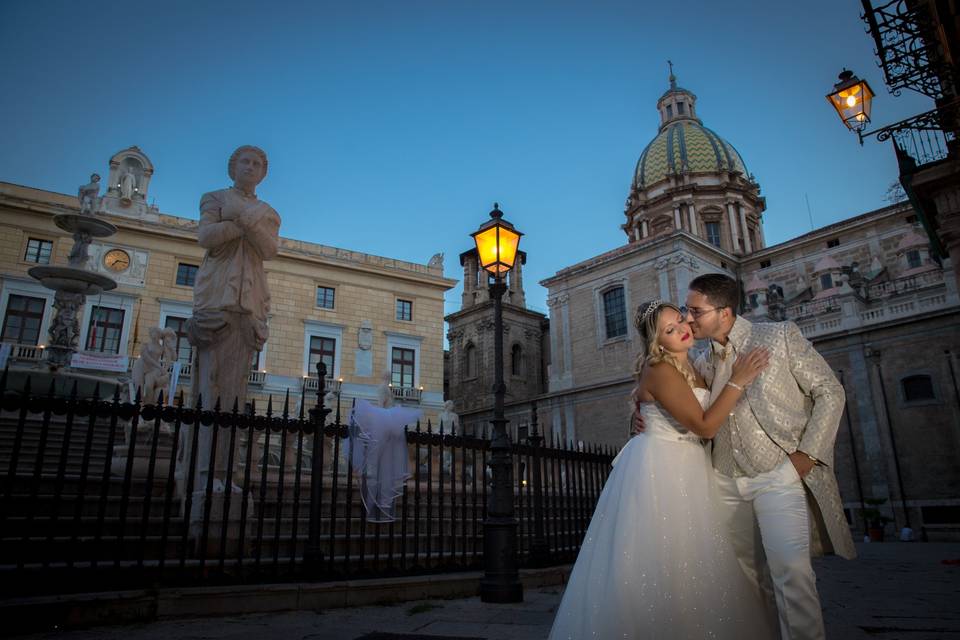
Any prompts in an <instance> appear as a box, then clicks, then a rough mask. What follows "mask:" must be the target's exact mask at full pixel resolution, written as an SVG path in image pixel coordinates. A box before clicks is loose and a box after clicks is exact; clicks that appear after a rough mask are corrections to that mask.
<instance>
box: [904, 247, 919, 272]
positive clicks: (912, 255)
mask: <svg viewBox="0 0 960 640" xmlns="http://www.w3.org/2000/svg"><path fill="white" fill-rule="evenodd" d="M920 264H921V263H920V251H919V250H918V249H911V250H910V251H907V266H909V267H910V268H911V269H916V268H917V267H919V266H920Z"/></svg>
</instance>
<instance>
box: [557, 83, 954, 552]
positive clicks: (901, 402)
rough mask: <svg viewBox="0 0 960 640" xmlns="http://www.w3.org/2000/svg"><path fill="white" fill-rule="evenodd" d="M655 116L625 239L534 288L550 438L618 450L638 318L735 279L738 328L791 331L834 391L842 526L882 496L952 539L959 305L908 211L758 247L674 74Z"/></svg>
mask: <svg viewBox="0 0 960 640" xmlns="http://www.w3.org/2000/svg"><path fill="white" fill-rule="evenodd" d="M657 111H658V113H659V117H660V125H659V130H658V132H657V134H656V136H655V137H654V139H653V140H652V141H651V142H650V144H648V145H647V146H646V148H645V149H644V150H643V151H642V152H641V154H640V159H639V161H638V163H637V165H636V169H635V171H634V175H633V179H632V182H631V185H630V189H629V197H628V198H627V203H626V210H625V218H626V220H625V221H624V222H623V224H622V225H621V228H622V229H623V231H624V232H625V234H626V236H627V237H626V240H627V241H626V243H625V244H623V245H621V246H619V247H616V248H614V249H612V250H610V251H607V252H605V253H603V254H600V255H598V256H595V257H593V258H590V259H588V260H585V261H582V262H580V263H577V264H574V265H571V266H568V267H565V268H563V269H561V270H559V271H557V272H556V273H555V274H554V275H553V276H551V277H549V278H547V279H545V280H543V281H542V282H541V284H542V285H543V286H545V287H546V288H547V290H548V298H547V304H548V306H549V308H550V325H549V326H550V345H549V353H550V363H549V366H548V387H549V389H548V392H547V393H546V394H544V395H543V396H542V397H541V398H540V408H541V422H542V423H543V425H544V429H545V430H546V431H547V432H548V433H552V434H553V435H554V436H555V437H558V438H560V439H563V440H565V441H567V442H570V443H573V444H576V443H580V442H583V443H591V442H600V443H604V444H607V445H613V446H621V445H622V444H623V443H624V442H626V440H627V439H628V437H629V430H630V414H631V411H632V409H631V407H630V405H629V402H628V397H629V393H630V390H631V389H632V387H633V384H634V381H633V375H632V374H633V371H634V368H635V366H636V362H635V360H636V356H637V353H638V350H639V348H640V339H639V336H638V334H637V331H636V329H635V327H634V326H633V312H634V310H635V309H636V308H637V306H638V305H640V304H641V303H643V302H645V301H647V300H651V299H654V298H662V299H665V300H673V301H680V302H682V301H683V300H684V298H685V296H686V290H687V285H688V284H689V282H690V281H691V280H692V279H693V278H694V277H696V276H697V275H700V274H702V273H708V272H720V273H726V274H727V275H730V276H731V277H733V278H736V279H737V280H738V281H739V282H740V283H741V286H742V291H743V305H742V309H741V312H742V313H744V315H745V316H746V317H747V318H749V319H750V320H752V321H755V322H763V321H771V320H792V321H794V322H796V323H797V324H798V325H799V326H800V328H801V330H802V331H803V334H804V335H805V336H807V338H808V339H810V340H811V341H812V342H813V343H814V346H815V347H816V348H817V349H818V351H820V353H821V354H823V355H824V357H825V358H826V359H827V361H828V362H829V363H830V364H831V366H832V367H833V368H834V370H835V371H836V372H837V374H838V377H840V378H841V379H842V380H843V382H844V385H845V388H846V390H847V398H848V404H847V407H848V411H847V412H846V413H845V415H844V419H843V422H842V423H841V426H840V432H839V434H838V438H837V467H838V468H837V475H838V477H839V479H840V482H841V491H842V494H843V497H844V500H845V506H846V507H847V509H848V515H849V516H850V518H851V523H852V525H853V526H855V527H857V528H860V527H862V522H860V520H858V518H859V515H858V514H859V512H860V510H861V509H862V507H863V500H870V499H873V500H885V501H886V502H885V505H886V506H885V507H884V509H886V510H887V512H888V514H889V515H892V516H893V517H894V520H895V522H896V523H897V525H898V527H902V526H904V525H906V524H907V520H908V518H909V524H910V525H911V526H912V527H913V528H915V529H918V530H920V529H922V530H923V532H924V534H927V535H929V536H931V537H935V536H938V535H956V532H957V529H958V525H960V465H958V464H957V461H958V460H960V396H958V393H960V389H958V386H957V375H958V373H960V359H958V354H960V332H958V331H957V327H958V323H960V298H958V294H957V287H956V280H955V279H954V278H953V277H945V274H946V275H947V276H949V274H950V273H951V267H950V265H949V261H945V262H938V261H937V260H936V259H935V257H934V255H933V254H932V252H931V247H930V244H929V240H928V239H927V238H926V237H925V236H924V233H923V230H922V229H921V227H920V224H919V222H918V219H917V215H916V213H915V211H914V210H913V209H912V207H911V206H910V204H909V203H906V202H905V203H898V204H894V205H892V206H888V207H885V208H882V209H879V210H877V211H871V212H868V213H862V214H858V215H854V216H853V217H851V218H848V219H846V220H843V221H841V222H838V223H836V224H833V225H829V226H827V227H823V228H821V229H817V230H814V231H812V232H810V233H808V234H804V235H803V236H800V237H798V238H793V239H791V240H788V241H786V242H783V243H780V244H776V245H774V246H767V243H766V240H765V237H764V232H763V215H764V214H765V211H766V202H765V199H764V198H763V197H762V196H761V195H760V186H759V185H758V184H757V182H756V180H755V179H754V178H753V177H752V175H751V174H750V173H749V171H748V170H747V166H748V165H747V164H746V162H745V161H744V158H743V157H742V156H741V155H740V154H739V153H738V152H737V151H736V149H735V148H734V146H733V145H732V144H731V143H730V142H728V141H727V140H726V139H724V138H723V137H721V136H720V135H718V134H717V133H715V132H714V131H712V130H711V129H709V128H707V127H705V126H704V125H703V123H702V121H701V120H700V118H699V117H698V109H697V104H696V96H695V95H694V94H693V93H692V92H690V91H688V90H686V89H682V88H679V87H678V86H677V84H676V79H675V78H674V76H673V75H672V74H671V76H670V87H669V89H668V90H667V92H666V93H665V94H664V95H663V96H661V98H660V99H659V100H658V102H657ZM891 507H892V512H891Z"/></svg>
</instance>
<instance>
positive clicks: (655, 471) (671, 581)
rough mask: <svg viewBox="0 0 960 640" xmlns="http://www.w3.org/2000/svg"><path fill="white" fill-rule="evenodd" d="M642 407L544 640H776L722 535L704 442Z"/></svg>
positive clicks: (651, 406) (702, 395)
mask: <svg viewBox="0 0 960 640" xmlns="http://www.w3.org/2000/svg"><path fill="white" fill-rule="evenodd" d="M696 393H697V397H698V399H699V400H700V402H701V403H704V402H706V401H707V398H708V393H707V392H706V390H700V389H698V390H696ZM641 411H642V414H643V416H644V421H645V424H646V430H645V432H644V433H643V434H641V435H638V436H635V437H633V438H631V440H630V441H629V442H628V443H627V444H626V445H625V446H624V447H623V449H622V450H621V451H620V453H619V454H618V456H617V457H616V459H614V461H613V464H614V466H613V470H612V471H611V473H610V476H609V478H608V479H607V483H606V485H605V486H604V488H603V492H602V493H601V495H600V499H599V501H598V502H597V507H596V510H595V511H594V514H593V518H592V520H591V521H590V526H589V528H588V529H587V533H586V536H585V538H584V540H583V545H582V546H581V548H580V554H579V555H578V557H577V562H576V564H575V565H574V568H573V572H572V573H571V575H570V580H569V582H568V583H567V587H566V589H565V591H564V594H563V599H562V601H561V603H560V607H559V609H558V610H557V615H556V618H555V619H554V623H553V628H552V630H551V632H550V639H551V640H561V639H563V640H566V639H573V640H579V639H581V638H598V639H602V640H610V639H613V638H636V639H650V640H654V639H656V640H666V639H670V638H678V639H679V638H683V639H691V640H693V639H696V640H702V639H704V638H731V639H732V638H736V639H738V640H748V639H749V640H753V639H755V638H756V639H761V638H772V637H775V636H774V635H773V634H774V632H773V631H771V629H770V627H769V626H768V620H769V618H768V617H767V614H766V613H765V610H764V607H763V605H762V604H761V600H760V596H759V593H758V591H757V590H756V588H755V587H753V586H752V585H751V584H750V583H749V581H748V580H747V578H746V576H745V575H744V574H743V571H742V570H741V568H740V565H739V563H738V561H737V559H736V557H735V555H734V552H733V549H732V547H731V545H730V542H729V541H728V539H727V535H726V532H725V525H724V524H723V523H722V521H721V518H720V514H719V511H718V509H719V498H718V497H717V496H716V487H715V482H714V477H713V474H714V471H713V468H712V466H711V464H710V458H709V451H708V449H706V448H704V447H703V446H702V445H701V444H700V439H699V438H698V437H696V436H694V435H693V434H690V433H685V430H684V429H683V428H682V427H680V426H679V425H678V424H677V423H676V422H675V421H674V420H673V419H672V418H671V417H670V416H669V415H667V414H666V413H665V412H663V411H662V410H661V409H660V408H659V406H658V405H656V404H655V403H646V404H644V405H642V408H641Z"/></svg>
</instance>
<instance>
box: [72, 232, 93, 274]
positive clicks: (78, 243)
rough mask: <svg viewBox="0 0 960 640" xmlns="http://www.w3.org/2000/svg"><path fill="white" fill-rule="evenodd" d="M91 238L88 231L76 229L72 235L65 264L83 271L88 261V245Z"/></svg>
mask: <svg viewBox="0 0 960 640" xmlns="http://www.w3.org/2000/svg"><path fill="white" fill-rule="evenodd" d="M92 241H93V236H91V235H90V233H89V232H88V231H83V230H80V229H78V230H77V231H75V232H74V233H73V247H72V248H71V249H70V253H69V254H68V255H67V264H69V265H70V266H71V267H75V268H77V269H85V268H86V267H87V261H88V260H89V259H90V243H91V242H92Z"/></svg>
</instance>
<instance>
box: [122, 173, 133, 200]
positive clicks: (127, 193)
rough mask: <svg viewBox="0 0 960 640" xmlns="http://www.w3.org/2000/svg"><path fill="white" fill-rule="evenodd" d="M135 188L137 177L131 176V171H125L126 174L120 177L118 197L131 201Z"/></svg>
mask: <svg viewBox="0 0 960 640" xmlns="http://www.w3.org/2000/svg"><path fill="white" fill-rule="evenodd" d="M136 188H137V177H136V176H135V175H133V171H131V170H130V169H127V171H126V173H124V174H123V175H122V176H121V177H120V195H121V196H123V197H124V198H126V199H127V200H131V199H132V198H133V194H134V193H135V192H136Z"/></svg>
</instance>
